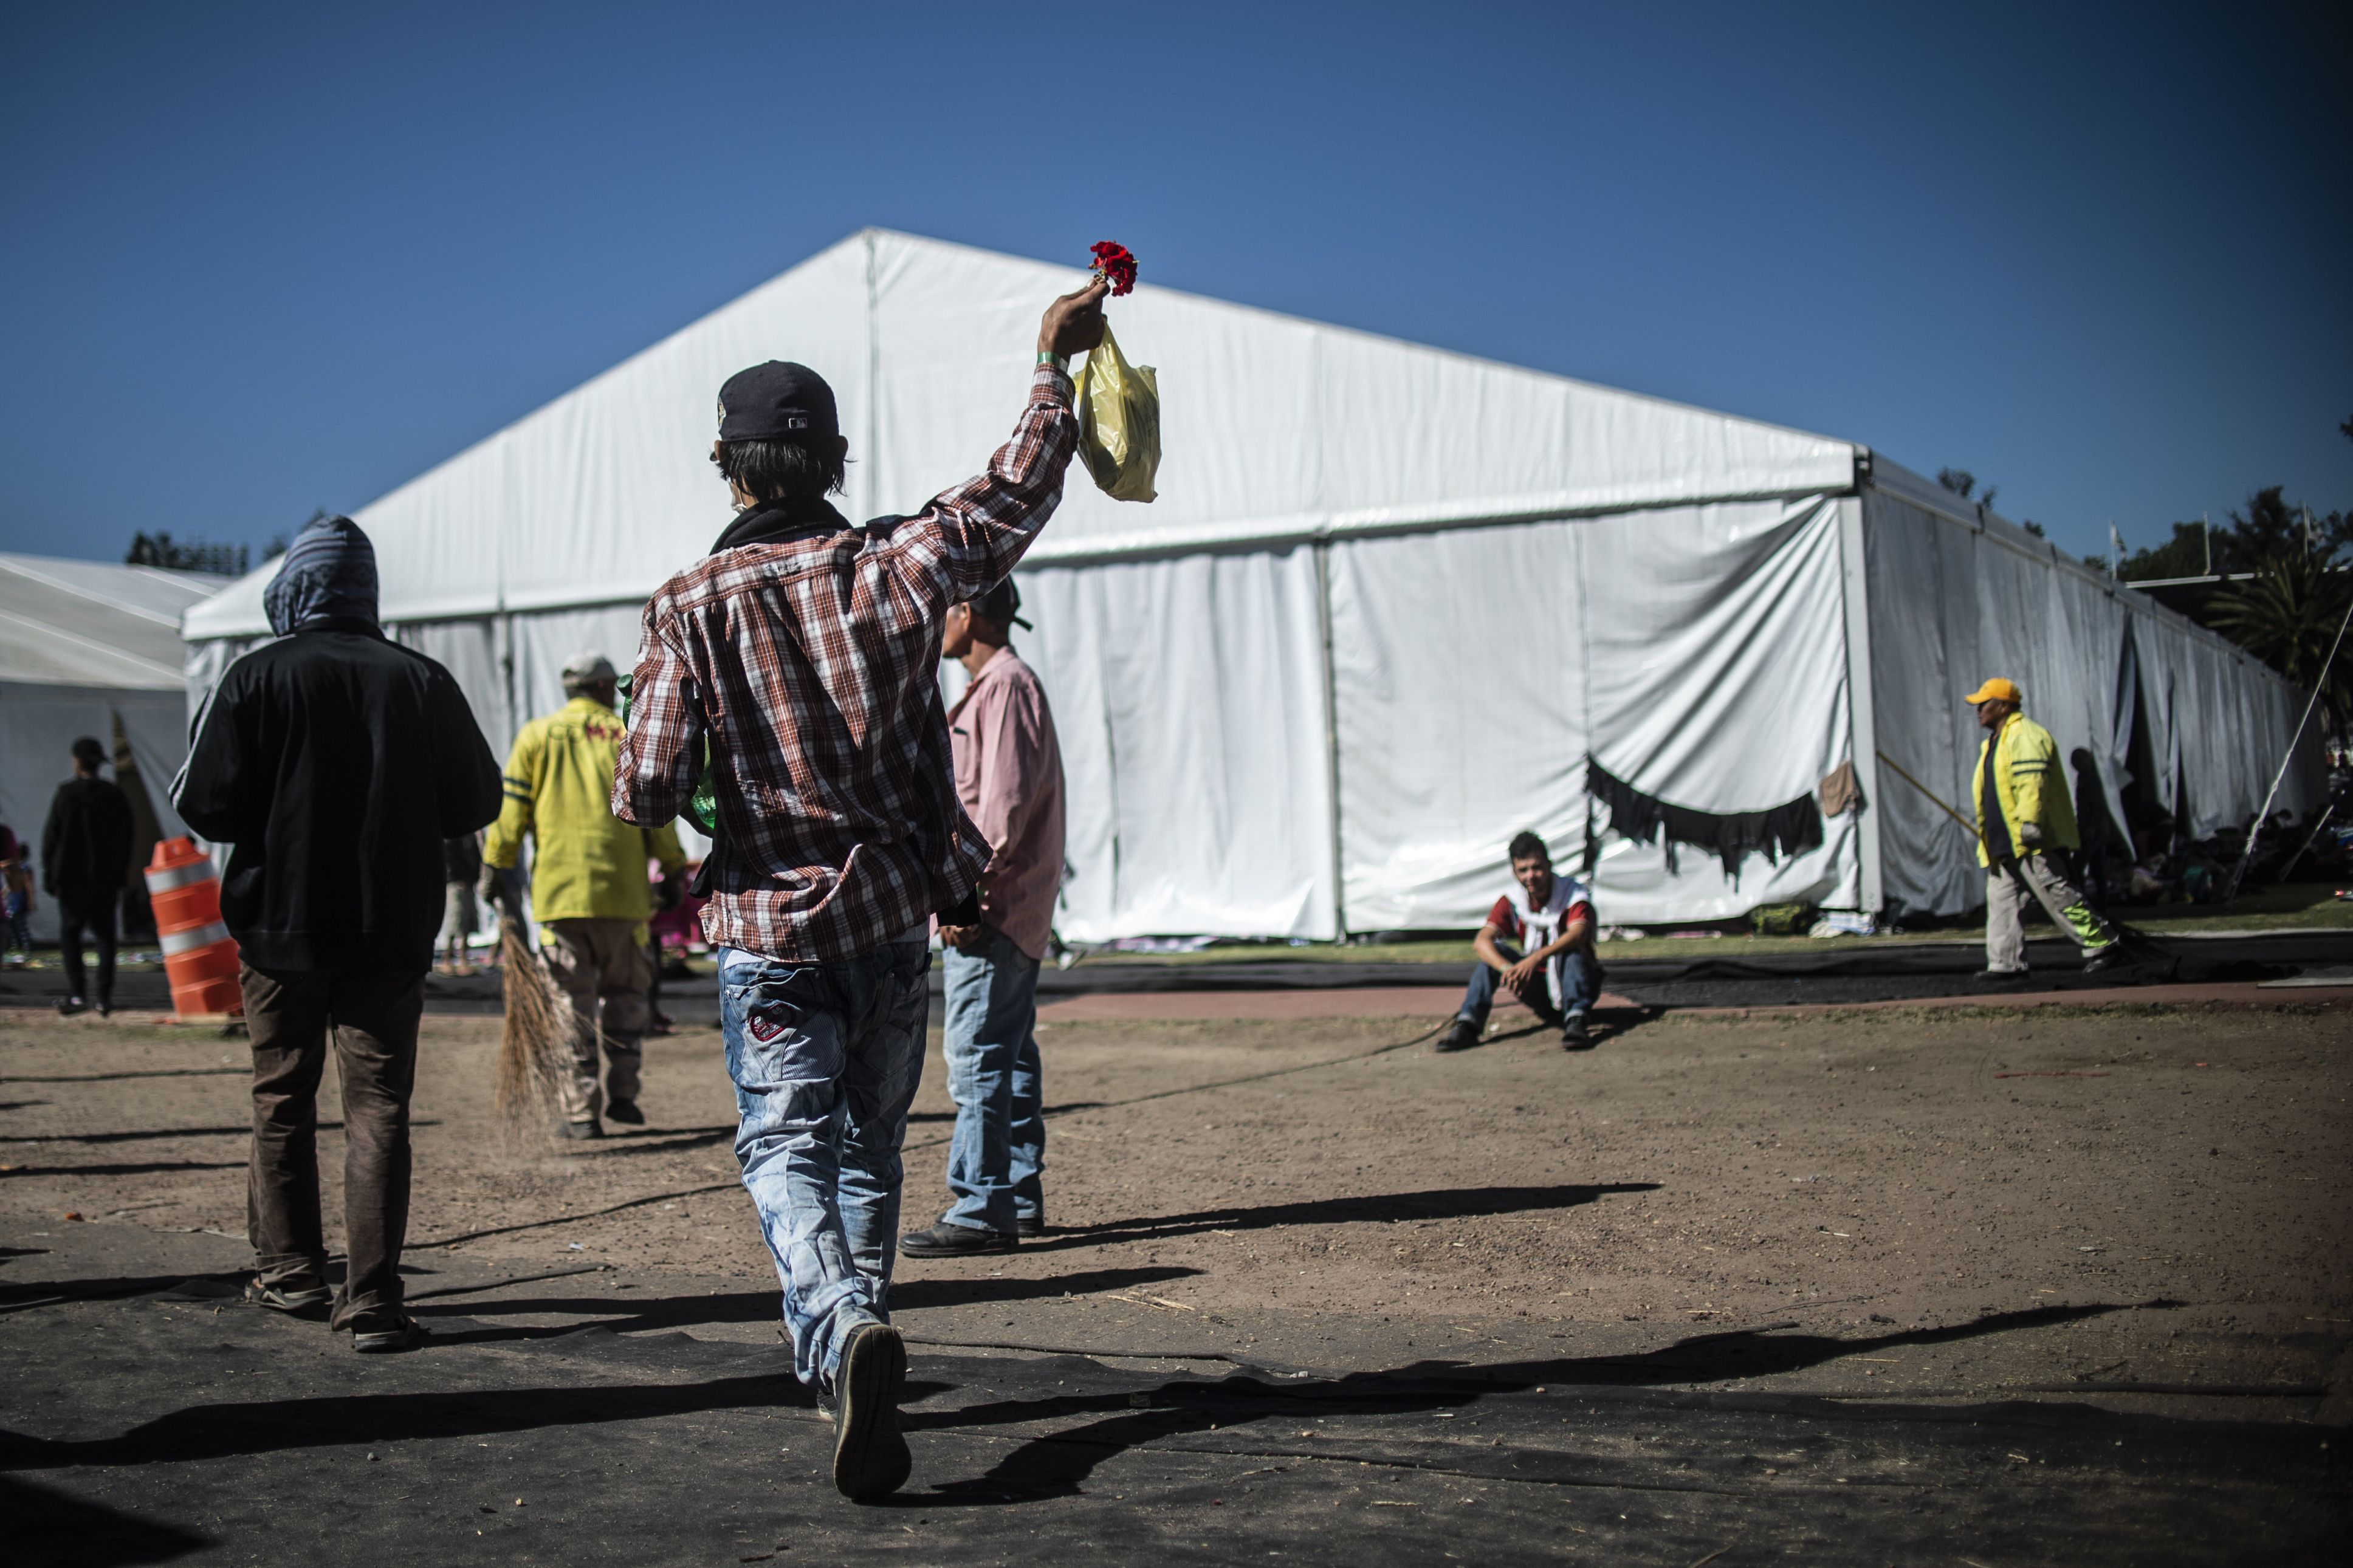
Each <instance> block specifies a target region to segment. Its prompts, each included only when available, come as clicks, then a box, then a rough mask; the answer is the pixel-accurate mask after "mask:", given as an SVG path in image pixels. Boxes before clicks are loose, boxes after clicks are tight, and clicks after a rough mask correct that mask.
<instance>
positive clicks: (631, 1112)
mask: <svg viewBox="0 0 2353 1568" xmlns="http://www.w3.org/2000/svg"><path fill="white" fill-rule="evenodd" d="M605 1120H606V1121H617V1122H619V1123H620V1124H621V1125H622V1126H624V1127H643V1126H644V1125H645V1124H646V1113H645V1112H644V1111H642V1110H638V1102H637V1101H636V1100H615V1101H613V1103H612V1104H610V1105H608V1106H607V1107H606V1108H605Z"/></svg>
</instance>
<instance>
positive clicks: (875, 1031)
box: [719, 942, 931, 1390]
mask: <svg viewBox="0 0 2353 1568" xmlns="http://www.w3.org/2000/svg"><path fill="white" fill-rule="evenodd" d="M930 968H931V953H930V952H929V951H928V950H927V949H926V948H925V947H924V946H923V943H922V942H890V943H887V944H885V945H883V946H881V947H878V948H876V949H874V950H873V951H872V952H864V953H860V955H859V956H858V957H856V958H851V959H844V960H842V961H840V962H839V963H781V962H778V961H777V960H775V959H768V958H762V957H760V956H759V955H758V954H757V953H751V952H744V951H742V950H741V949H738V948H732V947H730V948H722V949H721V950H720V952H719V1027H720V1031H721V1034H722V1036H723V1038H724V1039H725V1041H726V1046H727V1076H728V1077H730V1078H732V1079H734V1080H735V1108H736V1112H737V1114H738V1116H739V1117H740V1119H741V1120H740V1122H739V1125H738V1127H737V1130H736V1133H735V1158H736V1160H737V1161H738V1162H739V1163H741V1164H742V1165H743V1167H744V1191H746V1192H748V1193H750V1194H752V1206H753V1207H754V1209H756V1210H757V1211H758V1213H759V1216H760V1229H761V1232H762V1234H764V1235H765V1237H767V1239H768V1250H769V1251H770V1252H772V1253H774V1254H775V1255H776V1278H777V1279H779V1280H781V1281H783V1283H784V1288H785V1324H786V1327H787V1328H788V1329H790V1330H791V1331H792V1336H793V1367H794V1370H795V1371H796V1372H797V1373H799V1374H800V1379H801V1381H802V1382H803V1383H806V1384H810V1385H812V1386H814V1387H818V1388H820V1389H828V1390H829V1389H830V1388H831V1387H832V1386H833V1377H834V1373H835V1370H836V1369H837V1368H838V1367H839V1365H840V1364H841V1346H842V1342H843V1341H844V1340H845V1339H847V1338H848V1337H849V1331H850V1330H851V1329H852V1328H854V1327H856V1326H857V1325H859V1324H860V1323H873V1322H887V1321H890V1315H891V1314H890V1292H891V1264H892V1258H893V1257H894V1255H895V1252H896V1248H897V1245H898V1234H899V1183H900V1165H899V1146H900V1144H901V1143H902V1142H904V1140H905V1138H906V1135H907V1106H908V1104H909V1102H910V1101H912V1100H913V1099H914V1098H915V1084H916V1082H917V1080H918V1079H921V1078H922V1076H923V1027H924V1025H925V1023H926V1021H927V1018H928V1015H929V1013H930V1010H931V993H930V990H929V988H928V984H927V979H926V977H927V973H928V971H929V970H930Z"/></svg>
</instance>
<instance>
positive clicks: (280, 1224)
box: [172, 517, 499, 1352]
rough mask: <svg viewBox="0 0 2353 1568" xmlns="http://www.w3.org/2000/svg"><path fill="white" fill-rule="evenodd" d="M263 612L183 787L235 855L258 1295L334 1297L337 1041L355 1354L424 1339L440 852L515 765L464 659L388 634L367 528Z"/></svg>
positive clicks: (227, 901) (315, 1305) (215, 703)
mask: <svg viewBox="0 0 2353 1568" xmlns="http://www.w3.org/2000/svg"><path fill="white" fill-rule="evenodd" d="M262 603H263V606H264V608H266V609H267V610H268V612H269V628H270V630H272V631H273V632H276V633H277V634H278V640H277V641H275V642H272V643H267V644H265V645H263V646H262V647H258V648H256V649H254V650H253V651H252V652H251V653H248V654H247V655H246V656H245V657H244V658H240V659H238V660H237V662H236V663H235V664H232V665H230V666H229V667H228V669H227V672H225V673H224V674H223V675H222V677H221V681H220V685H219V686H218V687H217V688H216V689H215V690H214V692H213V695H212V697H211V699H210V700H208V701H207V702H206V705H205V707H204V710H202V711H201V712H199V713H198V714H197V715H196V725H195V741H194V742H193V744H192V745H191V747H190V749H189V752H188V761H187V763H186V765H185V767H183V768H182V769H181V771H180V777H179V779H178V781H177V782H176V783H175V784H174V785H173V789H172V799H173V803H174V805H177V806H178V807H179V811H180V816H181V818H182V819H183V820H185V822H186V823H187V825H188V826H190V827H193V828H195V830H196V831H197V832H198V833H200V834H202V835H204V836H205V837H206V838H209V839H211V840H213V841H214V842H215V843H219V844H227V845H230V846H231V848H230V850H229V858H228V870H227V874H226V875H225V876H224V877H222V879H221V919H222V921H224V922H225V923H226V924H227V927H228V929H229V933H230V934H231V935H233V936H235V937H236V938H237V947H238V950H239V953H240V955H241V957H242V958H243V960H244V963H243V966H242V973H241V974H240V976H239V978H240V979H241V980H242V982H243V984H244V990H245V1017H246V1026H247V1027H248V1030H249V1031H250V1032H251V1034H252V1037H253V1161H252V1172H251V1178H250V1181H249V1183H248V1201H247V1220H246V1225H247V1230H248V1234H249V1235H250V1237H251V1238H252V1241H253V1250H254V1254H255V1258H256V1260H257V1262H258V1265H259V1277H258V1278H257V1279H255V1280H254V1281H253V1283H252V1284H251V1285H249V1286H248V1287H247V1289H246V1300H248V1301H252V1302H255V1303H258V1304H259V1305H262V1306H267V1307H274V1308H276V1309H278V1310H280V1311H285V1312H293V1313H298V1314H301V1315H305V1316H313V1315H317V1314H318V1313H319V1312H321V1311H322V1310H324V1309H326V1308H327V1307H328V1305H329V1300H330V1298H329V1294H328V1290H327V1275H326V1268H327V1246H326V1239H325V1237H324V1236H323V1234H322V1229H321V1224H320V1217H319V1171H318V1137H319V1134H318V1095H319V1079H320V1075H321V1074H322V1071H323V1070H324V1069H325V1067H326V1061H327V1047H328V1042H329V1040H330V1039H331V1038H332V1041H333V1045H334V1050H335V1061H336V1068H337V1075H338V1077H340V1079H342V1081H343V1145H344V1153H343V1247H344V1250H345V1252H346V1253H347V1254H348V1255H349V1258H350V1270H349V1273H348V1276H347V1277H346V1279H345V1280H344V1283H343V1293H342V1296H341V1299H340V1300H335V1301H334V1302H333V1310H332V1322H333V1324H334V1326H335V1327H336V1328H337V1329H349V1330H350V1331H352V1348H353V1350H357V1351H366V1352H377V1351H401V1350H408V1349H412V1348H414V1347H415V1346H416V1345H417V1344H418V1343H420V1342H422V1341H423V1340H424V1337H425V1331H424V1330H423V1329H421V1328H419V1327H418V1326H417V1324H416V1323H415V1322H414V1321H412V1320H411V1319H410V1318H409V1317H408V1314H407V1313H406V1311H405V1310H403V1309H402V1306H401V1283H400V1249H401V1244H402V1242H403V1241H404V1240H405V1239H406V1235H407V1229H408V1183H409V1149H408V1100H409V1091H410V1089H412V1088H413V1086H414V1085H415V1083H416V1079H417V1016H418V1015H419V1014H420V1013H421V1012H422V1011H423V1008H424V1003H425V972H426V971H427V969H429V968H431V967H432V963H433V938H434V933H435V932H437V931H439V930H440V926H441V916H442V902H443V900H442V880H441V879H442V859H441V846H442V843H443V841H444V840H446V839H449V838H453V837H457V836H458V835H459V834H461V833H470V832H472V831H473V830H474V829H475V828H477V827H480V826H482V825H483V824H484V823H486V822H488V821H490V820H491V818H492V817H493V816H497V815H498V810H499V765H498V762H497V760H496V759H495V758H493V757H492V756H491V749H490V747H489V746H488V745H486V744H485V743H484V742H483V740H482V732H481V731H480V730H479V729H477V728H476V727H475V724H474V715H473V712H472V710H470V709H469V708H468V707H467V706H466V699H465V696H464V695H463V694H462V693H461V692H460V691H459V689H458V683H457V682H456V681H455V680H452V679H450V678H449V672H448V670H446V669H444V668H441V667H440V666H439V665H438V664H436V663H434V662H433V660H431V659H429V658H426V657H425V656H424V655H423V654H420V653H416V652H413V651H411V650H410V649H408V648H405V647H400V646H399V645H398V644H396V643H394V642H391V641H389V640H388V639H386V638H385V635H384V632H383V630H382V628H381V627H379V626H377V624H376V571H375V549H374V547H373V546H371V545H370V544H369V542H368V537H367V535H366V534H364V533H363V532H361V531H360V529H359V526H358V525H357V524H356V523H354V522H353V521H351V519H349V518H345V517H328V518H321V519H319V520H318V521H314V522H312V523H311V524H310V525H309V526H307V527H306V528H304V529H303V530H302V531H301V533H299V534H297V535H295V538H294V543H293V546H292V548H290V549H289V550H288V551H287V552H286V554H285V557H284V559H283V561H282V563H281V564H280V566H279V569H278V575H277V576H276V577H275V578H274V579H273V580H272V581H271V582H270V584H269V590H268V592H267V593H266V594H265V595H264V596H263V600H262Z"/></svg>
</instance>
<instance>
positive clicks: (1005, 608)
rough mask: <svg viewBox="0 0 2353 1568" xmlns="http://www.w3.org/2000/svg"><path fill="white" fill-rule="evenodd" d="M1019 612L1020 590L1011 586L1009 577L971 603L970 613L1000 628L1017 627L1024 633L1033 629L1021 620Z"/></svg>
mask: <svg viewBox="0 0 2353 1568" xmlns="http://www.w3.org/2000/svg"><path fill="white" fill-rule="evenodd" d="M1020 611H1021V590H1020V589H1018V588H1016V587H1015V586H1014V585H1013V579H1012V578H1010V577H1008V578H1006V579H1005V581H1003V582H1002V583H999V584H997V586H996V587H994V588H991V589H990V590H988V592H987V593H985V594H982V595H977V596H976V597H975V598H974V599H973V601H972V613H973V614H974V615H976V616H980V617H981V619H983V620H987V621H994V622H996V623H997V625H998V626H1019V627H1020V628H1021V629H1022V630H1024V631H1029V630H1033V629H1035V628H1033V627H1032V626H1030V625H1029V622H1028V621H1025V620H1023V619H1022V618H1021V615H1020Z"/></svg>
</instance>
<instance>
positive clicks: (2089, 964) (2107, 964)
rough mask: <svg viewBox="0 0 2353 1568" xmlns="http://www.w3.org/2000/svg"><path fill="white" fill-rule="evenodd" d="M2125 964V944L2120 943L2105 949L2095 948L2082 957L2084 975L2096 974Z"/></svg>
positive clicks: (2109, 945)
mask: <svg viewBox="0 0 2353 1568" xmlns="http://www.w3.org/2000/svg"><path fill="white" fill-rule="evenodd" d="M2125 962H2126V959H2125V944H2124V943H2123V942H2110V943H2108V945H2107V946H2105V947H2095V948H2094V949H2093V950H2092V951H2091V952H2087V953H2085V954H2084V973H2086V974H2097V973H2100V972H2101V971H2102V970H2104V969H2115V968H2117V967H2118V966H2120V965H2122V964H2123V963H2125Z"/></svg>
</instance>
